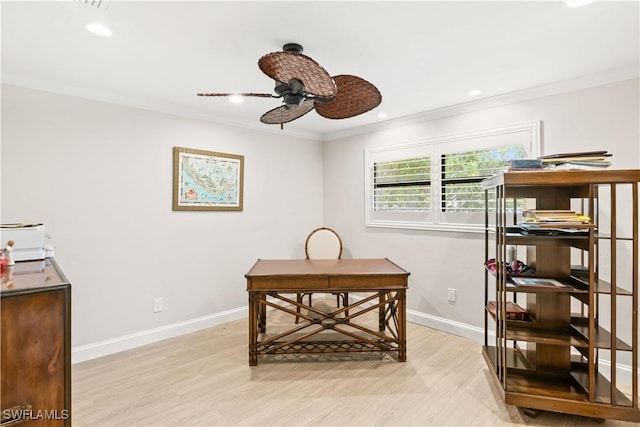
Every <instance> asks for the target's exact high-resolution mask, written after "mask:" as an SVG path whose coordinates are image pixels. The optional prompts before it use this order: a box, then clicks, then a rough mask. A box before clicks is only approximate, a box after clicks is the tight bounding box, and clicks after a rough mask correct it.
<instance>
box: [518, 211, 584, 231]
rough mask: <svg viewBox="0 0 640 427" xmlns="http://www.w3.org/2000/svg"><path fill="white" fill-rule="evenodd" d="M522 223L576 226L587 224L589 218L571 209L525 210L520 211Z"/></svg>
mask: <svg viewBox="0 0 640 427" xmlns="http://www.w3.org/2000/svg"><path fill="white" fill-rule="evenodd" d="M522 216H523V218H524V224H527V225H539V226H552V227H564V226H576V225H582V224H589V222H590V221H591V218H589V217H588V216H587V215H583V214H581V213H577V212H575V211H572V210H527V209H525V210H524V211H523V212H522Z"/></svg>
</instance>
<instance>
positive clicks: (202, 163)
mask: <svg viewBox="0 0 640 427" xmlns="http://www.w3.org/2000/svg"><path fill="white" fill-rule="evenodd" d="M243 177H244V156H239V155H236V154H225V153H215V152H212V151H203V150H192V149H189V148H181V147H173V210H174V211H189V210H191V211H241V210H242V195H243V179H244V178H243Z"/></svg>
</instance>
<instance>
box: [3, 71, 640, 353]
mask: <svg viewBox="0 0 640 427" xmlns="http://www.w3.org/2000/svg"><path fill="white" fill-rule="evenodd" d="M2 90H3V91H2V147H1V148H2V151H1V166H2V169H1V179H2V181H1V188H2V198H1V202H2V205H1V211H0V215H1V220H2V222H20V221H40V222H43V223H45V224H46V226H47V229H48V230H49V232H50V234H51V236H52V237H53V240H54V243H55V245H56V259H57V260H58V262H59V263H60V264H61V266H62V268H63V270H64V272H65V273H66V274H67V275H68V277H69V279H70V281H71V282H72V286H73V346H74V347H75V348H76V349H78V348H79V349H80V350H83V351H82V352H84V353H86V355H85V356H84V358H86V357H94V356H96V355H100V354H104V353H106V352H109V351H113V350H114V349H116V350H117V349H118V348H126V347H127V346H128V345H129V344H130V345H136V344H141V343H144V341H145V337H140V336H139V335H136V334H144V333H145V331H152V333H150V334H149V337H148V338H147V341H150V340H154V339H158V338H162V337H163V336H168V335H169V333H167V334H165V332H164V330H163V328H173V329H175V330H177V331H180V330H185V329H184V328H183V329H180V328H174V326H175V325H176V324H183V323H189V322H194V323H196V324H201V325H206V324H207V322H209V323H210V322H211V319H210V318H207V317H208V316H216V315H218V314H220V313H222V314H223V316H220V317H219V318H218V320H219V321H224V320H225V319H228V318H230V317H234V316H235V317H236V318H240V317H243V316H244V315H246V311H244V310H246V301H247V296H246V290H245V287H246V284H245V280H244V277H243V275H244V274H245V273H246V272H247V270H248V269H249V268H250V267H251V265H252V264H253V262H254V261H255V259H256V258H258V257H260V258H291V257H301V256H304V247H303V245H304V238H305V237H306V235H307V233H308V231H309V230H311V229H312V228H314V227H317V226H319V225H326V226H329V227H333V228H335V229H336V230H337V231H338V232H339V233H340V235H341V237H342V240H343V243H344V245H345V252H344V256H345V257H389V258H390V259H392V260H393V261H395V262H397V263H398V264H400V265H401V266H402V267H404V268H406V269H407V270H408V271H410V272H411V276H410V278H409V283H410V289H409V293H408V306H409V310H410V313H409V319H410V320H412V321H417V322H419V323H423V324H427V325H431V326H435V327H438V328H440V329H443V330H448V331H451V332H455V333H460V334H462V335H467V336H473V337H474V338H479V336H480V331H481V329H482V313H483V311H482V307H481V301H482V299H483V295H482V290H483V267H482V263H483V261H484V259H483V241H482V236H481V235H474V234H465V233H452V232H426V231H410V230H389V229H365V227H364V182H363V176H364V171H363V165H364V160H363V156H364V153H363V150H364V147H368V146H377V145H389V144H393V143H402V142H406V141H410V140H415V139H417V138H424V137H434V136H443V135H450V134H455V133H460V132H466V131H474V130H480V129H487V128H493V127H498V126H503V125H506V124H514V123H522V122H530V121H534V120H541V121H542V122H543V129H542V136H543V141H544V143H543V144H544V147H543V150H544V153H552V152H564V151H575V150H581V151H582V150H595V149H607V150H609V151H610V152H612V153H613V155H614V156H613V161H614V163H615V167H616V168H639V167H640V143H639V141H640V133H639V129H640V123H639V119H638V117H639V116H640V111H639V104H640V102H639V99H638V97H639V93H640V92H639V82H638V80H637V79H635V80H629V81H623V82H619V83H615V84H610V85H605V86H599V87H595V88H590V89H584V90H579V91H575V92H570V93H565V94H560V95H555V96H547V97H544V98H539V99H536V100H532V101H526V102H518V103H513V104H511V105H507V106H502V107H495V108H488V109H485V110H481V111H476V112H472V113H466V114H458V115H453V116H450V117H446V118H441V119H437V120H425V121H424V122H423V123H417V124H416V123H414V124H410V125H398V126H395V127H393V128H389V129H387V130H380V131H377V132H375V133H369V134H365V135H359V136H352V137H347V138H342V139H338V140H332V141H327V142H324V143H320V142H315V141H309V140H304V139H300V138H294V137H290V136H287V135H282V136H280V135H277V134H271V133H262V132H258V131H251V130H242V129H239V128H232V127H226V126H222V125H216V124H213V123H209V122H204V121H199V120H192V119H187V118H181V117H176V116H170V115H166V114H160V113H154V112H149V111H143V110H138V109H133V108H128V107H122V106H117V105H112V104H106V103H101V102H95V101H89V100H84V99H79V98H73V97H68V96H63V95H56V94H51V93H47V92H42V91H36V90H30V89H24V88H19V87H14V86H6V85H3V86H2ZM173 146H183V147H188V148H198V149H204V150H211V151H221V152H227V153H233V154H242V155H244V156H245V198H244V211H243V212H173V211H172V210H171V192H172V187H171V182H172V147H173ZM294 202H295V203H294ZM450 287H451V288H456V289H457V291H458V292H457V294H458V295H457V296H458V300H457V302H456V303H455V304H452V303H449V302H448V301H447V298H446V296H447V292H446V290H447V288H450ZM155 297H163V298H164V301H165V310H164V311H163V312H161V313H158V314H153V313H152V299H153V298H155ZM225 313H231V314H230V315H229V316H226V317H225V316H224V314H225ZM203 318H205V321H200V320H199V319H203ZM218 320H215V319H214V320H213V321H214V322H215V321H218ZM187 329H188V328H187ZM163 334H164V335H163ZM132 336H133V337H132ZM131 337H132V338H131ZM119 342H125V343H124V344H122V345H120V347H118V345H119ZM92 345H96V346H97V347H100V348H98V349H97V350H96V351H94V352H93V353H91V350H92V349H91V348H90V347H91V346H92ZM78 352H81V351H78ZM82 358H83V357H79V358H76V359H75V360H81V359H82Z"/></svg>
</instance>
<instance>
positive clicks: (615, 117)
mask: <svg viewBox="0 0 640 427" xmlns="http://www.w3.org/2000/svg"><path fill="white" fill-rule="evenodd" d="M638 82H639V80H638V79H633V80H627V81H622V82H618V83H614V84H609V85H604V86H599V87H595V88H590V89H584V90H579V91H575V92H569V93H565V94H559V95H554V96H547V97H544V98H539V99H535V100H531V101H526V102H518V103H514V104H511V105H506V106H502V107H496V108H489V109H485V110H481V111H476V112H472V113H466V114H459V115H454V116H450V117H446V118H440V119H436V120H427V121H424V122H423V123H414V124H410V125H404V126H397V127H394V128H390V129H387V130H381V131H377V132H375V133H369V134H365V135H358V136H352V137H346V138H342V139H338V140H333V141H328V142H326V143H325V146H324V201H325V204H324V222H325V223H326V224H329V225H330V226H332V227H334V228H335V229H336V230H337V231H338V232H340V234H341V235H342V239H343V242H344V243H345V245H346V246H347V247H348V248H349V251H350V253H351V255H352V256H353V257H388V258H390V259H391V260H393V261H395V262H397V263H398V264H399V265H400V266H402V267H403V268H405V269H406V270H408V271H410V272H411V276H410V277H409V291H408V301H407V305H408V308H409V310H410V313H409V319H410V320H413V321H417V322H419V323H422V324H426V325H430V326H434V327H437V328H440V329H444V330H447V331H450V332H455V333H459V334H462V335H466V336H473V337H475V338H479V336H480V334H479V332H480V331H481V329H482V325H483V310H482V301H483V298H484V297H483V286H484V285H483V283H484V281H483V278H484V272H483V262H484V259H483V258H484V243H483V238H484V236H483V235H481V234H468V233H455V232H427V231H411V230H391V229H376V228H365V227H364V216H365V213H364V198H365V196H364V181H363V180H364V169H363V168H364V148H365V147H371V146H380V145H392V144H394V143H403V142H408V141H413V140H416V139H419V138H430V137H438V136H445V135H451V134H457V133H461V132H469V131H475V130H482V129H490V128H495V127H500V126H503V125H509V124H516V123H524V122H531V121H535V120H541V121H542V122H543V125H542V139H543V154H549V153H558V152H570V151H587V150H599V149H606V150H609V152H611V153H613V157H612V159H613V162H614V167H615V168H620V169H628V168H640V133H639V129H640V119H639V117H640V110H639V104H640V102H639V93H640V92H639V85H638ZM414 121H415V120H414ZM447 288H455V289H456V290H457V301H456V302H455V303H450V302H448V301H447Z"/></svg>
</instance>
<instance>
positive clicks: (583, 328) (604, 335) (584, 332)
mask: <svg viewBox="0 0 640 427" xmlns="http://www.w3.org/2000/svg"><path fill="white" fill-rule="evenodd" d="M575 319H577V318H572V319H571V320H572V321H575ZM571 329H572V330H574V331H575V332H576V333H577V334H578V335H579V336H581V337H582V338H584V339H585V341H586V342H587V346H588V345H589V344H588V343H589V324H588V323H583V322H582V321H579V323H577V324H573V323H572V324H571ZM595 334H596V341H595V343H594V344H593V345H594V346H595V347H596V348H602V349H608V350H610V349H611V333H610V332H609V331H607V330H606V329H604V328H602V327H599V326H598V327H596V328H595ZM616 350H620V351H631V350H632V347H631V346H630V345H629V344H627V343H625V342H624V341H622V340H621V339H620V338H616Z"/></svg>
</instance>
